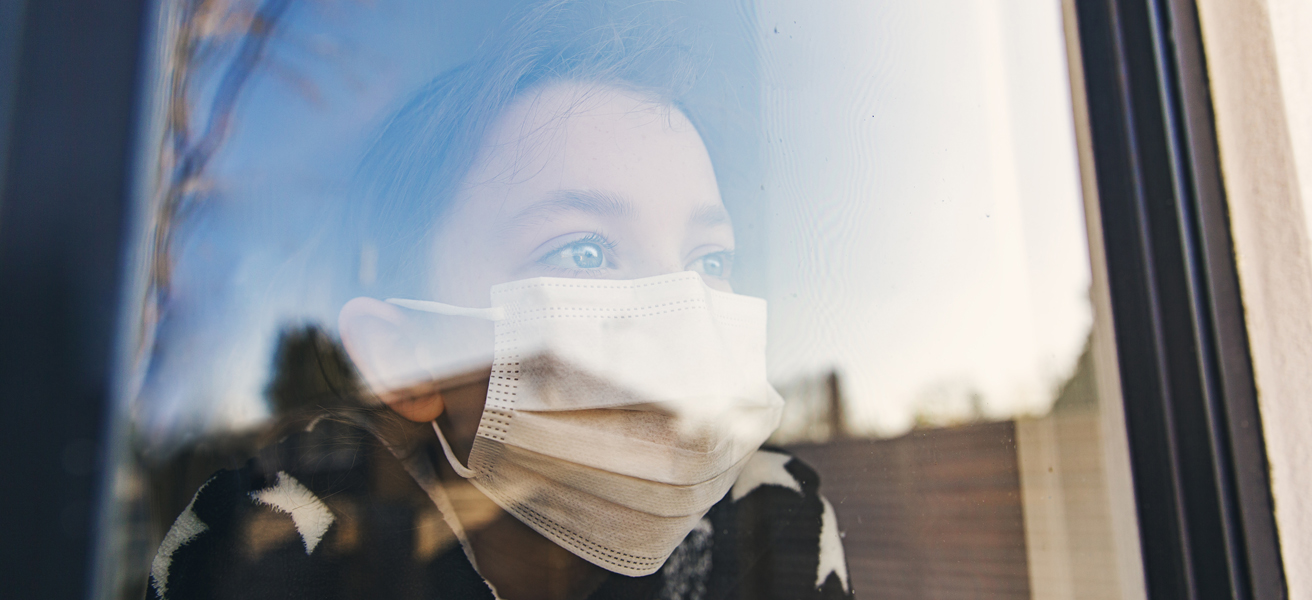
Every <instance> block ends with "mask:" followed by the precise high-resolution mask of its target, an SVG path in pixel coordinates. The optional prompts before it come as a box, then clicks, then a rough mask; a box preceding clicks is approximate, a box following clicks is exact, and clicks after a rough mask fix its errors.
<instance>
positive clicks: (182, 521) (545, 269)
mask: <svg viewBox="0 0 1312 600" xmlns="http://www.w3.org/2000/svg"><path fill="white" fill-rule="evenodd" d="M153 16H154V34H153V35H154V37H153V41H152V46H151V49H152V52H151V54H150V56H149V57H148V60H149V62H150V66H151V69H150V70H151V73H152V75H151V77H150V78H149V81H148V85H147V86H146V92H147V93H146V97H147V100H146V101H145V105H144V106H143V111H142V114H143V115H144V116H143V123H142V131H143V132H144V133H143V135H142V138H143V140H144V141H143V142H142V150H141V152H140V154H141V156H140V160H139V163H140V165H141V167H140V169H139V170H140V173H141V175H140V177H139V186H138V192H139V193H138V204H139V206H138V214H139V215H140V217H139V222H138V223H137V229H138V230H139V231H140V232H141V234H140V250H139V255H140V260H139V261H138V263H139V264H140V265H141V268H140V270H139V271H138V272H137V274H136V278H135V279H133V280H132V281H134V282H137V283H134V284H133V287H132V290H133V294H132V297H133V298H134V299H135V300H134V302H132V303H131V305H130V307H129V310H128V312H127V313H126V315H125V319H127V320H128V322H129V323H130V324H131V327H127V328H125V331H131V332H132V336H133V339H132V340H130V341H131V343H130V344H128V345H129V346H131V347H132V348H134V349H135V351H134V352H133V354H132V356H130V357H128V358H127V359H126V360H124V361H123V362H124V364H126V365H128V367H127V371H126V372H124V373H122V374H121V378H120V379H121V380H122V381H124V382H125V383H124V385H123V388H124V390H123V393H122V397H121V399H120V400H121V401H120V403H119V404H118V405H117V409H118V413H117V415H118V418H117V420H116V421H115V423H116V430H115V431H116V436H117V437H116V439H117V440H118V444H119V446H118V449H119V456H121V460H120V461H119V463H118V465H117V467H116V470H115V474H114V478H115V481H114V485H113V486H112V487H113V494H112V495H111V498H110V499H109V500H108V501H107V502H108V504H107V506H106V507H105V508H106V510H107V511H108V513H107V514H109V515H111V517H112V518H108V519H105V520H104V522H106V523H109V525H106V531H104V532H103V534H104V535H103V536H102V538H103V539H104V540H105V542H104V543H103V547H102V552H101V557H100V561H101V572H102V573H104V574H107V575H106V576H107V577H108V579H106V581H107V582H108V584H107V585H106V586H104V587H103V593H104V594H105V595H107V596H114V597H140V596H141V595H142V594H145V595H146V596H147V597H150V598H176V599H181V598H194V597H202V596H203V597H249V596H250V595H252V594H254V595H268V596H270V597H279V598H288V597H307V598H309V597H315V598H321V597H343V598H355V597H361V598H363V597H369V598H377V597H397V598H401V597H404V598H420V597H443V598H444V597H470V598H482V597H486V598H491V597H493V595H492V594H493V593H495V594H497V595H499V596H500V597H503V598H507V599H509V600H516V599H521V598H588V597H591V598H610V597H624V598H644V597H652V598H730V597H733V598H738V597H742V598H765V597H779V598H810V597H815V598H845V597H854V596H856V597H890V598H921V597H933V598H958V597H960V598H967V597H970V598H974V597H979V596H981V595H988V596H990V597H1005V598H1028V597H1036V598H1039V597H1041V598H1075V597H1080V598H1138V597H1142V596H1143V590H1142V585H1143V582H1142V577H1143V576H1142V573H1141V571H1140V566H1139V556H1138V538H1137V535H1138V534H1137V526H1136V523H1135V517H1134V499H1133V497H1132V495H1131V485H1130V479H1129V467H1128V458H1127V450H1126V445H1125V434H1124V425H1123V422H1122V421H1121V411H1120V406H1121V405H1120V402H1121V400H1120V396H1119V381H1118V379H1117V375H1116V371H1115V349H1114V347H1113V346H1112V339H1111V332H1110V323H1109V321H1108V319H1109V312H1108V308H1107V301H1106V298H1105V296H1106V284H1105V275H1104V274H1103V272H1102V270H1101V269H1102V268H1103V267H1102V266H1101V265H1102V263H1101V255H1100V252H1099V246H1098V243H1099V239H1100V233H1098V229H1097V228H1098V225H1097V219H1096V216H1097V210H1096V202H1097V199H1096V198H1094V197H1092V196H1091V195H1090V194H1091V191H1090V189H1091V188H1089V187H1088V186H1084V187H1082V176H1081V172H1082V168H1083V169H1086V170H1087V169H1088V168H1089V165H1088V163H1087V159H1086V160H1085V161H1084V162H1083V163H1082V162H1081V150H1080V149H1081V144H1082V143H1083V144H1087V135H1083V134H1081V131H1084V129H1083V127H1084V124H1083V122H1082V121H1081V119H1082V114H1083V113H1082V112H1081V108H1080V107H1081V106H1082V105H1081V102H1082V99H1081V98H1080V97H1079V95H1078V93H1076V94H1074V95H1073V94H1072V91H1071V90H1072V89H1076V90H1078V89H1079V74H1078V72H1076V73H1075V74H1074V77H1072V74H1071V73H1070V72H1069V69H1068V66H1069V65H1072V64H1073V65H1078V59H1076V58H1072V57H1071V56H1070V54H1069V52H1070V48H1073V47H1075V46H1074V45H1073V44H1072V41H1071V40H1068V39H1067V34H1066V32H1067V31H1070V30H1071V29H1070V28H1069V26H1068V25H1069V23H1068V21H1069V18H1070V17H1069V15H1064V13H1063V8H1062V6H1061V4H1060V3H1059V2H1057V0H1050V1H1045V2H1030V3H1009V2H1001V1H999V0H976V1H974V2H964V3H963V2H920V3H906V2H895V1H891V0H881V1H878V2H865V3H824V4H820V5H817V4H815V3H809V2H800V1H796V0H735V1H732V2H731V1H718V0H717V1H708V2H697V3H687V4H684V3H676V2H611V1H602V0H568V1H551V2H541V1H537V0H533V1H527V0H492V1H488V2H481V3H468V2H424V1H409V0H377V1H374V2H348V1H346V0H322V1H317V2H304V1H301V2H298V1H295V0H262V1H258V2H257V1H254V0H161V2H160V3H159V5H158V10H157V11H156V12H155V13H154V15H153ZM1073 82H1074V87H1073ZM1082 165H1083V166H1082ZM1085 179H1087V177H1086V178H1085ZM494 590H495V592H494Z"/></svg>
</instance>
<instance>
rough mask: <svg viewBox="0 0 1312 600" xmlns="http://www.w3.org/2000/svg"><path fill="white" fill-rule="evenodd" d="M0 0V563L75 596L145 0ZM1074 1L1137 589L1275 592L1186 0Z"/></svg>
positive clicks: (1270, 536) (106, 397)
mask: <svg viewBox="0 0 1312 600" xmlns="http://www.w3.org/2000/svg"><path fill="white" fill-rule="evenodd" d="M0 1H3V2H5V3H6V6H5V8H6V10H5V11H3V12H0V14H9V15H21V22H19V23H15V24H12V26H7V27H3V29H5V30H6V31H13V30H14V29H16V28H18V27H21V29H22V37H21V41H19V42H18V43H19V44H20V50H19V54H18V55H17V56H16V57H7V56H0V59H5V60H11V59H12V60H13V63H12V64H13V66H15V67H16V68H14V69H13V70H12V72H13V73H15V74H16V75H15V76H13V77H8V78H6V80H5V81H0V85H3V86H4V88H5V89H0V94H3V95H5V96H6V99H10V98H11V99H12V100H13V101H12V103H9V104H7V105H6V106H8V107H9V109H11V110H12V113H11V114H10V116H11V118H10V119H9V121H8V124H9V128H8V130H7V131H0V143H3V144H4V146H5V148H6V149H7V150H8V152H7V153H0V156H3V157H5V159H6V160H5V163H4V164H3V165H0V167H2V168H3V169H4V173H3V174H4V177H0V185H2V186H3V187H2V188H0V282H3V287H4V289H5V292H4V293H2V294H0V311H3V314H5V315H7V317H6V318H5V319H0V381H3V382H5V388H6V392H7V393H6V399H7V401H5V402H0V406H2V407H3V408H0V410H2V411H3V412H2V413H0V416H2V417H3V423H5V435H4V436H3V438H4V440H5V441H4V443H5V447H6V449H7V450H8V454H9V456H11V457H21V458H19V459H17V460H10V461H8V462H7V463H6V466H5V470H4V473H5V477H6V480H7V481H11V482H23V484H24V485H27V486H30V488H31V492H30V493H27V492H25V493H22V494H13V493H11V494H6V508H7V510H4V511H0V514H3V517H0V522H2V523H3V530H4V531H6V532H7V533H8V536H9V537H10V539H16V540H22V542H21V543H19V544H9V545H6V547H5V549H4V551H3V559H0V563H2V564H4V566H5V569H4V571H5V572H6V573H10V574H13V575H15V576H14V577H11V583H10V585H11V588H12V589H18V590H25V591H30V593H32V594H33V595H36V594H38V593H39V594H40V595H42V596H55V597H72V596H79V595H80V596H89V595H92V594H95V593H96V590H97V585H96V577H95V575H96V572H95V557H94V553H95V549H96V548H97V544H98V543H99V542H98V540H97V539H96V536H97V534H98V531H97V530H96V528H95V526H94V524H95V523H97V522H98V521H97V519H100V518H103V515H101V513H100V511H99V510H97V509H98V507H101V506H105V503H104V500H105V497H104V495H105V493H106V492H107V491H108V490H109V489H111V488H110V487H109V485H108V484H109V483H110V482H111V473H110V472H109V467H110V466H111V465H110V463H111V462H112V461H109V460H105V459H104V458H103V457H106V456H112V455H113V448H114V446H113V440H112V439H108V438H109V437H110V432H111V431H113V428H111V426H110V423H109V421H110V419H111V418H112V417H113V415H112V414H111V413H112V412H113V411H111V410H110V408H109V407H110V406H112V404H111V403H112V401H113V396H114V392H115V389H116V388H115V385H116V383H115V376H114V369H115V367H116V362H115V361H116V357H115V349H116V348H117V347H118V346H117V344H118V342H117V341H116V340H117V338H118V337H119V336H120V335H121V333H122V331H123V327H124V325H123V323H121V322H120V315H121V314H122V313H121V311H120V310H119V309H120V308H121V306H122V305H123V303H124V302H126V300H125V299H126V298H129V296H128V295H127V293H128V290H127V289H126V288H127V287H130V285H129V280H128V278H127V276H128V275H130V270H129V268H128V265H129V260H130V259H131V256H132V255H133V254H132V253H133V248H131V245H132V243H133V240H134V239H135V238H134V237H133V236H131V235H129V233H130V231H131V229H132V224H131V223H129V222H128V221H129V218H130V215H131V214H132V210H131V207H132V196H131V193H132V192H131V181H132V173H133V169H134V163H133V161H134V156H133V155H134V152H135V151H136V149H137V146H136V144H135V140H134V135H133V132H135V131H140V128H139V124H138V123H137V115H138V114H139V109H138V108H137V107H138V106H139V105H140V101H141V99H142V98H143V97H144V95H145V94H144V91H143V85H142V83H141V81H142V79H141V75H142V71H143V64H144V63H145V62H146V61H145V60H144V59H143V57H144V56H146V54H147V53H148V52H149V50H150V49H149V48H147V47H146V44H148V43H149V42H148V40H149V39H150V35H151V32H150V30H149V29H150V28H149V27H147V26H145V23H146V22H147V21H146V19H147V18H148V16H149V15H150V14H152V13H153V10H154V8H155V3H154V2H151V1H148V0H126V1H120V2H112V3H105V2H95V1H92V0H42V1H40V2H26V3H23V2H22V0H0ZM14 6H17V7H18V8H17V9H16V10H9V9H10V8H13V7H14ZM1073 6H1074V12H1075V15H1076V22H1077V28H1078V33H1079V48H1080V52H1081V57H1082V58H1081V60H1082V66H1083V76H1084V82H1083V83H1084V89H1085V91H1086V98H1085V101H1087V105H1088V109H1089V113H1088V114H1089V121H1090V122H1089V126H1090V130H1091V134H1092V150H1093V156H1092V159H1093V162H1094V172H1095V173H1096V188H1097V190H1098V195H1099V210H1100V215H1101V219H1102V235H1103V242H1104V244H1105V248H1106V253H1105V254H1106V256H1105V259H1106V264H1107V266H1108V272H1109V276H1110V294H1111V301H1112V314H1113V321H1114V331H1115V338H1116V345H1117V353H1118V364H1119V368H1120V373H1121V382H1122V394H1123V398H1124V402H1125V415H1126V426H1127V431H1128V436H1129V441H1130V456H1131V467H1132V471H1133V480H1134V486H1135V494H1136V507H1137V511H1138V522H1139V528H1140V540H1141V548H1142V557H1143V563H1144V571H1145V576H1146V579H1147V585H1148V595H1149V596H1150V597H1160V598H1191V599H1192V598H1222V597H1225V598H1263V599H1265V598H1283V597H1285V596H1286V594H1287V592H1286V589H1285V581H1284V572H1283V565H1282V563H1281V560H1280V548H1279V540H1278V537H1277V532H1276V527H1275V522H1274V518H1273V508H1272V497H1271V489H1270V481H1269V479H1268V476H1267V468H1266V465H1267V462H1266V454H1265V445H1264V442H1263V437H1262V431H1261V421H1260V418H1259V415H1258V406H1257V395H1256V388H1255V384H1254V376H1253V367H1252V361H1251V358H1250V354H1249V345H1248V344H1249V342H1248V336H1247V331H1246V329H1245V325H1244V311H1243V304H1242V299H1241V297H1240V290H1239V285H1238V278H1237V276H1236V271H1235V261H1234V255H1233V252H1234V250H1233V241H1232V240H1231V235H1230V225H1229V221H1228V211H1227V207H1226V199H1225V192H1224V187H1223V182H1222V179H1221V173H1220V169H1219V156H1218V150H1217V145H1216V139H1215V136H1216V134H1215V126H1214V121H1213V114H1212V104H1211V97H1210V92H1209V88H1208V80H1207V74H1206V73H1207V71H1206V64H1205V56H1204V53H1203V47H1202V43H1201V37H1200V34H1199V27H1198V21H1197V9H1196V6H1195V5H1194V4H1193V2H1191V1H1189V0H1073ZM24 9H25V10H24ZM7 67H8V65H7ZM11 86H12V88H11ZM60 365H76V368H59V366H60ZM78 444H82V445H83V446H85V445H86V444H91V445H92V447H93V448H97V449H98V450H99V451H98V454H97V456H99V457H101V459H100V460H97V461H95V462H93V463H92V468H91V469H90V470H89V471H86V470H84V469H79V468H76V465H70V461H73V462H76V460H77V457H76V456H74V457H72V458H70V448H73V447H74V446H76V445H78ZM61 524H64V525H61ZM61 527H70V528H72V529H73V530H74V531H76V530H77V529H78V528H82V531H83V532H84V535H80V536H79V535H65V534H63V533H61V531H62V529H61ZM102 547H103V546H102ZM18 574H22V575H21V576H17V575H18Z"/></svg>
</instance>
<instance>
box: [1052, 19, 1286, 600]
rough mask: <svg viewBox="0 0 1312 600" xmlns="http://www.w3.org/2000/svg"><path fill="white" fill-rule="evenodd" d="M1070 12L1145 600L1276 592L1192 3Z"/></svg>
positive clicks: (1270, 521) (1262, 469)
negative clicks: (1089, 142)
mask: <svg viewBox="0 0 1312 600" xmlns="http://www.w3.org/2000/svg"><path fill="white" fill-rule="evenodd" d="M1075 11H1076V15H1077V23H1078V29H1079V38H1080V39H1079V45H1080V52H1081V56H1082V61H1083V70H1084V85H1085V89H1086V101H1087V103H1088V109H1089V120H1090V129H1091V134H1092V147H1093V157H1092V159H1093V163H1094V165H1093V166H1094V170H1095V173H1096V179H1097V181H1096V187H1097V190H1098V195H1099V207H1100V214H1101V220H1102V232H1103V238H1104V244H1105V249H1106V251H1105V259H1106V262H1107V268H1108V273H1109V279H1110V281H1109V287H1110V293H1111V301H1112V315H1113V322H1114V323H1113V327H1114V330H1115V337H1116V346H1117V353H1118V365H1119V368H1120V374H1121V388H1122V390H1121V391H1122V394H1123V399H1124V404H1125V420H1126V428H1127V433H1128V437H1129V444H1130V457H1131V469H1132V471H1133V480H1134V487H1135V496H1136V502H1135V504H1136V506H1137V508H1138V517H1139V519H1138V521H1139V532H1140V547H1141V549H1142V557H1143V563H1144V573H1145V577H1146V579H1147V587H1148V590H1147V591H1148V596H1149V597H1153V598H1189V599H1194V598H1284V597H1285V596H1286V589H1285V581H1284V571H1283V565H1282V563H1281V560H1280V547H1279V541H1278V537H1277V532H1276V527H1275V521H1274V517H1273V504H1272V497H1271V488H1270V481H1269V479H1268V476H1267V461H1266V450H1265V448H1266V447H1265V444H1264V442H1263V437H1262V430H1261V420H1260V418H1259V414H1258V406H1257V392H1256V386H1255V384H1254V378H1253V367H1252V361H1251V357H1250V354H1249V345H1248V334H1247V329H1246V328H1245V324H1244V309H1243V302H1242V298H1241V296H1240V290H1239V281H1238V276H1237V273H1236V268H1235V260H1234V245H1233V241H1232V239H1231V234H1230V223H1229V217H1228V214H1229V212H1228V209H1227V206H1226V199H1225V188H1224V185H1223V181H1222V179H1221V171H1220V161H1219V153H1218V149H1217V144H1216V131H1215V123H1214V120H1213V113H1212V102H1211V93H1210V89H1209V87H1208V79H1207V69H1206V57H1205V55H1204V53H1203V46H1202V39H1201V34H1200V32H1199V25H1198V12H1197V7H1196V5H1195V4H1194V3H1193V2H1190V1H1188V0H1076V1H1075Z"/></svg>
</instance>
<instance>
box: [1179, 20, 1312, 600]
mask: <svg viewBox="0 0 1312 600" xmlns="http://www.w3.org/2000/svg"><path fill="white" fill-rule="evenodd" d="M1198 6H1199V18H1200V21H1201V24H1202V30H1203V40H1204V45H1205V47H1206V51H1207V60H1208V70H1209V76H1210V78H1211V83H1212V100H1213V105H1214V108H1215V111H1216V125H1217V140H1218V144H1219V147H1220V152H1221V169H1222V174H1223V176H1224V178H1225V187H1226V195H1227V200H1228V202H1229V205H1230V217H1231V226H1232V228H1233V234H1234V241H1235V258H1236V263H1237V265H1238V269H1239V279H1240V285H1241V289H1242V293H1243V299H1244V310H1245V317H1246V319H1247V324H1248V333H1249V339H1250V343H1251V347H1252V358H1253V368H1254V373H1255V377H1256V380H1257V392H1258V404H1259V408H1260V410H1261V412H1262V426H1263V429H1264V433H1265V437H1266V443H1267V457H1268V460H1269V461H1270V470H1271V471H1270V472H1271V485H1272V492H1273V493H1274V496H1275V505H1276V507H1275V508H1276V511H1275V512H1276V524H1277V527H1278V528H1279V533H1280V544H1281V552H1282V554H1283V559H1284V563H1285V575H1286V578H1287V581H1288V585H1289V597H1291V598H1308V597H1312V510H1309V508H1308V505H1307V503H1306V502H1305V501H1304V498H1303V496H1304V495H1305V492H1306V491H1307V490H1309V489H1312V443H1309V441H1308V440H1307V439H1306V438H1305V437H1304V435H1303V434H1304V432H1305V430H1306V429H1307V428H1308V425H1310V424H1312V403H1309V402H1308V399H1309V397H1312V369H1310V368H1309V365H1312V244H1310V243H1309V238H1308V231H1309V230H1312V221H1309V219H1310V218H1312V209H1310V208H1309V207H1308V202H1310V201H1312V190H1308V189H1306V188H1305V187H1304V186H1306V185H1308V183H1307V182H1312V39H1309V38H1308V37H1307V36H1306V32H1307V31H1309V30H1312V5H1309V4H1308V3H1307V2H1305V0H1200V2H1199V3H1198ZM1300 32H1303V34H1304V35H1302V36H1300V35H1299V34H1300ZM1300 182H1304V183H1302V184H1300Z"/></svg>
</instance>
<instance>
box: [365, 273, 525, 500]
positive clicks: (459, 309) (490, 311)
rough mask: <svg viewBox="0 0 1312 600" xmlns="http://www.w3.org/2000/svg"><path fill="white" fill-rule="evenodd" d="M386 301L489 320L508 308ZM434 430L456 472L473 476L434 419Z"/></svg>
mask: <svg viewBox="0 0 1312 600" xmlns="http://www.w3.org/2000/svg"><path fill="white" fill-rule="evenodd" d="M385 302H387V303H388V304H394V305H396V306H400V307H401V308H408V309H410V310H418V311H423V312H430V313H437V314H439V315H449V316H453V317H474V318H476V319H486V320H488V321H500V320H502V319H504V318H506V309H505V308H502V307H500V306H493V307H492V308H467V307H464V306H456V305H454V304H445V303H442V302H432V301H429V300H406V299H404V298H388V299H387V300H385ZM433 431H435V432H436V433H437V440H438V441H440V442H442V453H444V454H446V461H447V462H449V463H451V468H452V469H455V471H456V474H457V475H459V476H461V477H463V478H465V479H469V478H471V477H473V476H474V471H473V469H470V468H469V467H466V466H465V465H462V464H460V459H458V458H456V454H455V452H452V451H451V444H450V443H449V442H447V441H446V436H445V435H443V434H442V428H441V427H438V426H437V421H436V420H434V421H433Z"/></svg>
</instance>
